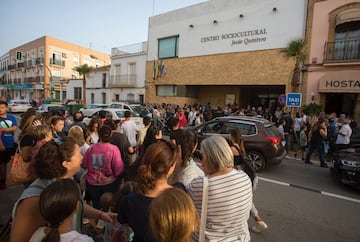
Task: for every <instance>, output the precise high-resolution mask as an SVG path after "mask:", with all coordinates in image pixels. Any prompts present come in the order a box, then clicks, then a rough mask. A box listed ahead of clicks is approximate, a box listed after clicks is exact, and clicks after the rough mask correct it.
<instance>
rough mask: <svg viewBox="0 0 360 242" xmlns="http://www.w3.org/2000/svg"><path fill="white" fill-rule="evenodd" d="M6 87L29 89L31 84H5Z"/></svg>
mask: <svg viewBox="0 0 360 242" xmlns="http://www.w3.org/2000/svg"><path fill="white" fill-rule="evenodd" d="M5 87H6V88H7V89H31V88H32V85H31V84H19V85H12V84H11V85H5Z"/></svg>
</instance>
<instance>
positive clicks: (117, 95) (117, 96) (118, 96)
mask: <svg viewBox="0 0 360 242" xmlns="http://www.w3.org/2000/svg"><path fill="white" fill-rule="evenodd" d="M119 101H120V95H119V94H115V102H119Z"/></svg>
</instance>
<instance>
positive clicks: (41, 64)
mask: <svg viewBox="0 0 360 242" xmlns="http://www.w3.org/2000/svg"><path fill="white" fill-rule="evenodd" d="M40 66H44V67H45V68H46V69H47V70H48V71H49V74H50V93H51V96H52V95H53V92H54V80H53V75H52V72H51V70H50V68H49V67H48V66H47V65H46V64H44V63H40ZM60 101H61V95H60Z"/></svg>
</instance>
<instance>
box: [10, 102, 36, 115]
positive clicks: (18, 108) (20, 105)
mask: <svg viewBox="0 0 360 242" xmlns="http://www.w3.org/2000/svg"><path fill="white" fill-rule="evenodd" d="M31 107H32V106H31V104H30V102H29V101H26V100H10V103H9V104H8V112H9V113H17V112H22V113H23V112H26V111H27V110H28V109H29V108H31Z"/></svg>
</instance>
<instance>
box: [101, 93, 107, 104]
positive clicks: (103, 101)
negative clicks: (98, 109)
mask: <svg viewBox="0 0 360 242" xmlns="http://www.w3.org/2000/svg"><path fill="white" fill-rule="evenodd" d="M101 96H102V103H106V93H105V92H102V93H101Z"/></svg>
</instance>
